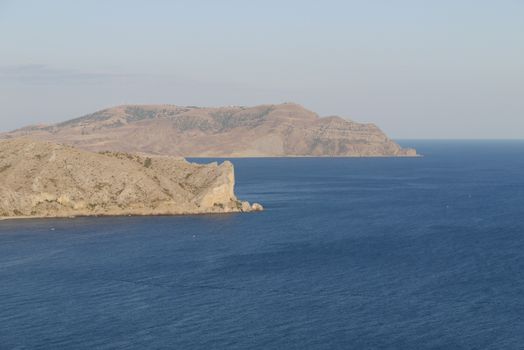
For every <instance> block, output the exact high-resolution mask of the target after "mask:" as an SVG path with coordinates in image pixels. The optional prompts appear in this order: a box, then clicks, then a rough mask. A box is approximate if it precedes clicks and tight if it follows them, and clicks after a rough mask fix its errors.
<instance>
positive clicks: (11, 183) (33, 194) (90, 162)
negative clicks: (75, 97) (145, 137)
mask: <svg viewBox="0 0 524 350" xmlns="http://www.w3.org/2000/svg"><path fill="white" fill-rule="evenodd" d="M234 186H235V175H234V168H233V165H232V164H231V162H229V161H224V162H223V163H221V164H218V163H216V162H214V163H210V164H204V165H202V164H194V163H190V162H187V161H186V160H185V159H183V158H177V157H170V156H144V155H134V154H129V153H122V152H99V153H94V152H89V151H84V150H79V149H76V148H74V147H72V146H66V145H62V144H57V143H52V142H45V141H35V140H31V139H27V138H15V139H11V140H1V141H0V219H10V218H35V217H39V218H43V217H55V218H58V217H73V216H117V215H180V214H204V213H233V212H252V211H260V210H262V209H263V207H262V206H261V205H260V204H257V203H255V204H253V205H251V204H249V203H248V202H245V201H240V200H238V199H237V198H236V196H235V193H234Z"/></svg>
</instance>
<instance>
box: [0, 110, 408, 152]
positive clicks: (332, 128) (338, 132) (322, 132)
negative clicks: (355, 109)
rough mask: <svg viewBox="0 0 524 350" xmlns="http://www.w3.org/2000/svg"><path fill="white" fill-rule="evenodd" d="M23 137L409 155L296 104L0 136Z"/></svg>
mask: <svg viewBox="0 0 524 350" xmlns="http://www.w3.org/2000/svg"><path fill="white" fill-rule="evenodd" d="M19 136H30V137H31V138H37V139H41V140H50V141H55V142H60V143H66V144H70V145H74V146H76V147H80V148H83V149H86V150H91V151H102V150H113V151H123V152H143V153H149V154H162V155H174V156H183V157H259V156H277V157H279V156H348V157H353V156H356V157H359V156H366V157H367V156H416V151H415V150H413V149H402V148H401V147H400V146H399V145H398V144H396V143H395V142H393V141H392V140H390V139H389V138H388V137H387V136H386V135H385V134H384V133H383V132H382V131H381V130H380V129H379V128H378V127H376V126H375V125H373V124H360V123H356V122H353V121H349V120H345V119H342V118H340V117H324V118H320V117H318V115H316V114H315V113H313V112H311V111H309V110H307V109H305V108H303V107H302V106H300V105H297V104H291V103H286V104H280V105H262V106H256V107H240V106H231V107H218V108H200V107H179V106H173V105H152V106H147V105H144V106H119V107H114V108H109V109H105V110H102V111H99V112H96V113H93V114H90V115H86V116H84V117H81V118H77V119H72V120H69V121H66V122H63V123H59V124H55V125H51V126H32V127H26V128H23V129H19V130H15V131H13V132H10V133H7V134H4V135H2V137H3V138H11V137H19Z"/></svg>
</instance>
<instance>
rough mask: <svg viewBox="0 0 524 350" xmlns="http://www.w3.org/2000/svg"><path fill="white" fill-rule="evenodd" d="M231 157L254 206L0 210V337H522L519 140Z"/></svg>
mask: <svg viewBox="0 0 524 350" xmlns="http://www.w3.org/2000/svg"><path fill="white" fill-rule="evenodd" d="M407 144H408V145H413V146H416V147H417V148H418V149H419V151H420V152H422V153H423V154H425V155H426V156H425V157H424V158H419V159H342V158H337V159H241V160H235V161H234V164H235V166H236V172H237V193H238V194H239V197H241V198H243V199H247V200H256V201H259V202H261V203H263V204H264V205H265V206H266V208H267V211H265V212H263V213H257V214H244V215H238V214H236V215H222V216H221V215H218V216H192V217H151V218H79V219H74V220H35V221H9V222H0V349H2V350H3V349H33V348H34V349H160V348H165V349H167V348H169V349H439V348H440V349H522V348H523V347H524V319H523V317H524V142H484V143H479V142H452V143H450V142H408V143H407Z"/></svg>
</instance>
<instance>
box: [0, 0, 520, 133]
mask: <svg viewBox="0 0 524 350" xmlns="http://www.w3.org/2000/svg"><path fill="white" fill-rule="evenodd" d="M285 101H292V102H296V103H300V104H302V105H304V106H306V107H307V108H310V109H312V110H314V111H316V112H318V113H319V114H320V115H333V114H336V115H340V116H343V117H347V118H351V119H354V120H356V121H364V122H374V123H376V124H378V125H379V126H380V127H381V128H382V129H383V130H384V131H386V132H387V133H388V134H389V135H390V136H392V137H394V138H524V1H522V0H514V1H512V0H490V1H482V0H475V1H473V0H472V1H466V0H449V1H446V0H433V1H424V0H416V1H402V0H395V1H391V0H382V1H380V0H361V1H349V0H347V1H329V0H322V1H320V0H317V1H306V0H301V1H286V0H280V1H271V0H264V1H257V0H249V1H248V0H242V1H234V0H222V1H219V0H215V1H211V0H209V1H204V0H201V1H198V0H191V1H189V0H188V1H160V0H158V1H154V0H153V1H151V0H149V1H146V0H143V1H131V0H125V1H116V0H114V1H112V0H104V1H95V0H89V1H87V0H86V1H80V0H75V1H71V0H69V1H51V0H48V1H44V0H39V1H24V0H12V1H10V0H7V1H6V0H0V131H5V130H9V129H13V128H16V127H20V126H23V125H26V124H30V123H42V122H55V121H61V120H66V119H70V118H72V117H77V116H80V115H83V114H86V113H89V112H93V111H95V110H98V109H102V108H105V107H109V106H113V105H118V104H125V103H133V104H140V103H169V104H179V105H202V106H216V105H230V104H233V105H255V104H262V103H280V102H285Z"/></svg>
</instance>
